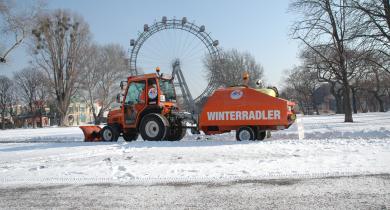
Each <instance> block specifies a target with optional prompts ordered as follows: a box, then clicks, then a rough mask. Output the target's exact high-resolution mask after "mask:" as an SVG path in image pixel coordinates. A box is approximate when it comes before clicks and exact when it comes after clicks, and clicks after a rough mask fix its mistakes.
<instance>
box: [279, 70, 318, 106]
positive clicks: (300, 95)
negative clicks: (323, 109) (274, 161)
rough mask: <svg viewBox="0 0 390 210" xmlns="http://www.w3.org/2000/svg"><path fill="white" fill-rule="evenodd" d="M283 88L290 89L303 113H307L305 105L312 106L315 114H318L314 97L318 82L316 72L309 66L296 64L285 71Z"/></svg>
mask: <svg viewBox="0 0 390 210" xmlns="http://www.w3.org/2000/svg"><path fill="white" fill-rule="evenodd" d="M286 73H287V75H288V76H287V77H286V78H285V85H286V87H285V88H284V89H290V94H292V96H290V97H292V98H293V99H295V100H296V101H297V102H298V104H299V106H300V107H301V110H302V111H303V113H304V114H308V113H307V110H306V109H305V107H307V106H312V107H313V109H314V110H315V112H316V113H317V114H319V110H318V103H317V101H316V97H315V91H316V90H317V88H319V87H320V82H319V81H318V80H317V73H316V72H314V71H311V70H310V69H309V68H305V67H303V66H297V67H295V68H293V69H292V70H290V71H288V72H286Z"/></svg>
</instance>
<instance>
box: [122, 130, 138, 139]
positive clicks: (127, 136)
mask: <svg viewBox="0 0 390 210" xmlns="http://www.w3.org/2000/svg"><path fill="white" fill-rule="evenodd" d="M138 136H139V135H138V133H136V132H130V133H123V139H124V140H125V141H136V140H137V139H138Z"/></svg>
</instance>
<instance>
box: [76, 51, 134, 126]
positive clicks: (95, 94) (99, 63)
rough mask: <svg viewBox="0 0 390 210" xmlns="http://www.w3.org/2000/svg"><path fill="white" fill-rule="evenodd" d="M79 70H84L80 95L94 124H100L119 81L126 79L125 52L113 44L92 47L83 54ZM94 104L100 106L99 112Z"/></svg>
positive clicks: (116, 91) (112, 99)
mask: <svg viewBox="0 0 390 210" xmlns="http://www.w3.org/2000/svg"><path fill="white" fill-rule="evenodd" d="M80 68H82V69H84V71H83V76H82V78H83V81H84V82H83V84H82V86H81V87H82V88H81V89H80V92H81V95H82V96H83V97H84V99H85V100H86V101H87V104H88V106H89V108H90V109H91V110H92V113H93V117H94V120H95V124H100V122H101V120H102V117H103V114H104V112H105V111H106V110H107V109H108V108H109V107H110V106H111V104H112V103H113V102H114V101H115V96H116V93H118V92H119V89H118V87H119V81H120V80H125V78H126V75H127V69H126V60H125V51H124V50H123V48H122V47H120V46H119V45H115V44H109V45H105V46H102V47H99V46H96V45H93V46H91V47H90V48H89V50H88V52H87V53H86V54H84V56H83V61H82V62H81V66H80ZM95 103H99V105H100V106H101V107H100V109H99V110H97V109H96V107H95V106H94V105H95Z"/></svg>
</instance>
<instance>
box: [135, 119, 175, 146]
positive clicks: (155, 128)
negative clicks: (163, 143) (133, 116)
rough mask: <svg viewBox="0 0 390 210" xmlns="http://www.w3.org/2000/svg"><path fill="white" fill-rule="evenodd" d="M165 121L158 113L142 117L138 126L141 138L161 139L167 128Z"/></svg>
mask: <svg viewBox="0 0 390 210" xmlns="http://www.w3.org/2000/svg"><path fill="white" fill-rule="evenodd" d="M167 121H168V120H166V119H165V117H164V116H162V115H160V114H148V115H146V116H145V117H143V119H142V121H141V124H140V127H139V131H140V133H141V136H142V138H143V139H144V140H149V141H160V140H163V139H164V138H165V136H166V133H167V130H168V125H167V124H166V122H167Z"/></svg>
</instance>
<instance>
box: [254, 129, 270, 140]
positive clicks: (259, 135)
mask: <svg viewBox="0 0 390 210" xmlns="http://www.w3.org/2000/svg"><path fill="white" fill-rule="evenodd" d="M266 136H267V131H258V132H257V136H256V140H259V141H263V140H264V139H265V137H266Z"/></svg>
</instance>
